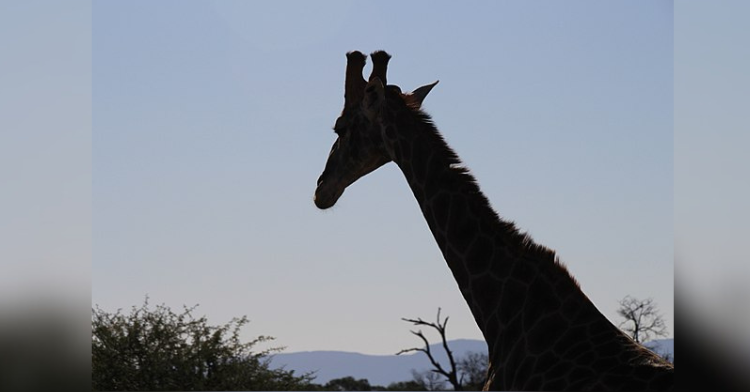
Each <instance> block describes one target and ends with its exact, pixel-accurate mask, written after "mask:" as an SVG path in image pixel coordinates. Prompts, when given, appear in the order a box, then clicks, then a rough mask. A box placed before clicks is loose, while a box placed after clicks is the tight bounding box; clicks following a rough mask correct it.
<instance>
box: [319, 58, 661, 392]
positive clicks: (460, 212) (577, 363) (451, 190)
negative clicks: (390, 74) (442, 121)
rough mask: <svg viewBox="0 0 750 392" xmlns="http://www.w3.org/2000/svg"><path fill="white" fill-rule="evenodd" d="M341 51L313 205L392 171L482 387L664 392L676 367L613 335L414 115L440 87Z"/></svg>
mask: <svg viewBox="0 0 750 392" xmlns="http://www.w3.org/2000/svg"><path fill="white" fill-rule="evenodd" d="M371 58H372V62H373V69H372V74H371V76H370V78H369V81H365V79H364V78H363V76H362V71H363V68H364V66H365V61H366V56H365V55H363V54H362V53H361V52H358V51H354V52H349V53H347V66H346V78H345V88H344V97H345V103H344V109H343V111H342V113H341V115H340V116H339V117H338V119H336V122H335V126H334V131H335V132H336V134H337V135H338V138H337V139H336V142H335V143H334V145H333V147H332V149H331V152H330V154H329V156H328V161H327V162H326V165H325V169H324V171H323V173H322V175H321V176H320V178H319V179H318V184H317V188H316V190H315V198H314V201H315V205H316V206H317V207H318V208H320V209H326V208H329V207H331V206H333V205H334V204H335V203H336V201H337V200H338V199H339V198H340V197H341V195H342V194H343V192H344V190H345V189H346V187H347V186H349V185H351V184H352V183H354V182H355V181H356V180H357V179H359V178H361V177H362V176H364V175H366V174H368V173H370V172H372V171H373V170H375V169H377V168H378V167H380V166H382V165H384V164H386V163H388V162H391V161H392V162H394V163H395V164H396V165H398V167H399V168H400V169H401V171H402V172H403V174H404V176H405V177H406V180H407V182H408V184H409V187H410V188H411V190H412V191H413V193H414V197H415V198H416V199H417V202H418V203H419V206H420V208H421V210H422V213H423V215H424V218H425V220H426V221H427V224H428V226H429V228H430V230H431V231H432V234H433V236H434V238H435V241H436V242H437V245H438V247H439V248H440V250H441V251H442V253H443V256H444V258H445V261H446V262H447V264H448V267H449V268H450V270H451V272H452V273H453V276H454V278H455V280H456V283H457V284H458V287H459V290H460V291H461V294H462V295H463V297H464V299H465V300H466V303H467V304H468V305H469V308H470V310H471V313H472V315H473V316H474V318H475V320H476V323H477V325H478V326H479V329H480V330H481V331H482V333H483V335H484V338H485V340H486V342H487V346H488V353H489V363H490V365H489V369H488V372H487V380H486V383H485V386H484V389H485V390H630V391H634V390H671V389H673V386H674V366H673V365H672V364H670V363H669V362H667V361H665V360H663V359H662V358H660V357H659V356H658V355H656V354H654V353H653V352H651V351H649V350H648V349H646V348H644V347H642V346H641V345H639V344H637V343H636V342H634V341H633V340H632V339H631V338H630V337H629V336H627V335H626V334H625V333H623V332H622V331H621V330H620V329H618V328H617V327H615V326H614V325H613V324H612V323H611V322H610V321H609V320H608V319H607V318H606V317H605V316H604V315H602V314H601V312H599V310H598V309H597V308H596V307H595V306H594V304H593V303H592V302H591V301H590V300H589V298H588V297H587V296H586V295H585V294H584V293H583V292H582V291H581V288H580V287H579V285H578V283H577V282H576V280H575V279H574V278H573V277H572V276H571V274H570V273H569V272H568V270H567V269H566V268H565V266H564V265H562V264H561V263H560V261H559V260H558V258H557V256H556V255H555V252H554V251H552V250H550V249H548V248H546V247H544V246H542V245H539V244H537V243H535V242H534V241H533V240H532V239H531V237H529V236H528V235H526V234H523V233H521V232H519V230H518V229H517V228H516V227H515V225H514V224H513V223H512V222H508V221H505V220H503V219H501V218H500V217H499V216H498V214H497V213H496V212H495V211H494V210H493V209H492V207H491V206H490V204H489V202H488V200H487V198H486V197H485V196H484V194H483V193H482V192H481V191H480V189H479V186H478V184H477V182H476V180H475V179H474V177H473V176H472V175H471V174H470V173H469V172H468V170H467V169H466V168H465V167H464V166H463V165H462V164H461V161H460V160H459V158H458V156H457V155H456V154H455V152H453V150H452V149H451V148H450V147H449V146H448V145H447V143H446V142H445V140H444V139H443V137H442V136H441V135H440V133H439V132H438V131H437V129H436V127H435V125H434V124H433V122H432V121H431V119H430V117H429V116H428V115H427V114H426V113H425V112H424V111H422V109H421V106H422V102H423V101H424V99H425V97H426V96H427V94H428V93H429V92H430V91H431V90H432V88H433V87H434V86H435V85H436V84H437V82H435V83H432V84H428V85H425V86H422V87H419V88H417V89H415V90H414V91H413V92H411V93H404V92H402V91H401V89H400V88H399V87H398V86H395V85H388V84H387V82H386V80H387V78H386V73H387V68H388V62H389V60H390V58H391V56H390V55H389V54H387V53H386V52H384V51H377V52H374V53H372V54H371Z"/></svg>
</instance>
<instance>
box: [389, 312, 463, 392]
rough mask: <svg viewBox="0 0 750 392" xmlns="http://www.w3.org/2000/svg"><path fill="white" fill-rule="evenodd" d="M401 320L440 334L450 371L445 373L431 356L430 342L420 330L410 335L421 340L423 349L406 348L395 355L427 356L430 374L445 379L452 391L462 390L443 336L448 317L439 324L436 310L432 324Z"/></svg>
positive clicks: (451, 353) (418, 320)
mask: <svg viewBox="0 0 750 392" xmlns="http://www.w3.org/2000/svg"><path fill="white" fill-rule="evenodd" d="M402 320H404V321H406V322H409V323H412V324H414V325H416V326H427V327H430V328H433V329H435V330H437V331H438V333H439V334H440V338H441V339H442V341H443V349H444V350H445V353H446V354H447V356H448V361H449V363H450V366H451V368H450V369H451V370H450V371H446V370H445V368H443V367H442V366H441V365H440V363H439V362H438V361H436V360H435V357H434V356H433V355H432V352H431V350H430V342H429V341H428V340H427V338H426V337H425V336H424V333H422V331H421V330H418V331H417V332H414V331H411V333H413V334H414V335H416V336H418V337H419V338H420V339H422V342H423V343H424V348H418V347H412V348H408V349H405V350H401V351H399V352H398V353H396V355H401V354H404V353H407V352H414V351H419V352H423V353H425V354H426V355H427V358H428V359H429V360H430V363H431V364H432V366H433V367H434V369H432V372H435V373H438V374H441V375H443V376H444V377H445V378H447V379H448V381H449V382H450V383H451V385H453V389H454V390H456V391H461V390H463V388H462V383H461V381H462V380H463V377H462V380H459V379H458V376H457V375H458V371H457V368H456V361H455V359H454V358H453V352H452V351H451V350H450V348H449V347H448V339H447V337H446V334H445V329H446V326H447V325H448V317H446V318H445V320H443V321H442V322H441V321H440V308H438V313H437V320H436V322H434V323H430V322H427V321H424V320H422V319H421V318H418V319H407V318H402Z"/></svg>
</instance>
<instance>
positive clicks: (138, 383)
mask: <svg viewBox="0 0 750 392" xmlns="http://www.w3.org/2000/svg"><path fill="white" fill-rule="evenodd" d="M196 307H197V305H196V306H194V307H191V308H188V307H185V308H184V310H183V312H182V313H179V314H178V313H175V312H173V311H172V310H171V309H170V308H168V307H166V306H165V305H160V306H157V307H156V309H150V308H149V306H148V298H146V300H145V302H144V304H143V305H142V306H141V307H139V308H136V307H133V309H132V311H131V312H130V314H129V315H124V314H122V313H121V311H120V310H118V311H117V312H115V313H108V312H106V311H104V310H102V309H100V308H99V307H98V306H97V307H96V308H95V309H92V313H93V314H92V338H91V365H92V387H93V389H94V390H112V391H115V390H134V391H137V390H300V389H309V388H308V386H309V385H310V381H311V380H312V376H311V375H309V374H305V375H302V376H295V375H294V372H293V371H286V370H283V369H270V368H269V361H270V359H269V358H268V355H270V354H271V353H273V352H278V351H280V350H281V349H280V348H272V349H267V350H262V351H259V352H254V351H252V350H253V348H254V346H255V345H256V344H258V343H263V342H267V341H270V340H272V339H273V338H272V337H269V336H258V337H257V338H255V339H254V340H252V341H250V342H245V343H243V342H242V341H241V340H240V337H239V332H240V329H241V328H242V327H243V326H244V325H246V324H247V323H248V319H247V317H245V316H243V317H241V318H235V319H233V320H232V321H230V322H229V323H227V324H225V325H221V326H211V325H209V324H208V322H207V320H206V318H205V317H200V318H195V317H194V316H193V315H192V312H193V311H194V310H195V308H196Z"/></svg>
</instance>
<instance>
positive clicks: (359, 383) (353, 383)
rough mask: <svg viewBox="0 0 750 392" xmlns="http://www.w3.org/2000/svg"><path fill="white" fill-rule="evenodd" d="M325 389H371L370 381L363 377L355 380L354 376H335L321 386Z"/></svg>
mask: <svg viewBox="0 0 750 392" xmlns="http://www.w3.org/2000/svg"><path fill="white" fill-rule="evenodd" d="M323 389H324V390H326V391H371V390H372V386H370V381H368V380H367V379H365V378H361V379H359V380H356V379H355V378H354V377H351V376H350V377H342V378H335V379H333V380H331V381H328V382H327V383H326V385H324V386H323Z"/></svg>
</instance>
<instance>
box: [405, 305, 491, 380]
mask: <svg viewBox="0 0 750 392" xmlns="http://www.w3.org/2000/svg"><path fill="white" fill-rule="evenodd" d="M402 320H404V321H407V322H410V323H412V324H414V325H417V326H428V327H430V328H433V329H435V330H436V331H437V332H438V333H439V334H440V338H441V340H442V343H443V350H444V351H445V354H446V355H447V356H448V362H449V366H450V368H449V369H446V368H444V367H443V366H442V365H441V364H440V362H438V361H437V360H436V359H435V357H434V355H433V353H432V350H431V349H430V342H429V341H428V340H427V338H426V337H425V335H424V333H423V332H422V331H421V330H418V331H416V332H415V331H411V333H412V334H414V335H416V336H417V337H419V338H420V339H421V340H422V342H423V343H424V347H423V348H419V347H413V348H408V349H405V350H401V351H399V352H398V353H396V355H401V354H404V353H408V352H413V351H419V352H422V353H424V354H425V355H427V358H428V359H429V360H430V363H431V364H432V369H431V370H430V371H427V372H416V371H412V376H413V377H414V381H416V382H417V383H418V384H420V385H421V386H423V387H424V388H425V389H427V390H443V389H444V387H445V385H444V381H447V382H448V383H449V384H450V385H451V386H452V387H453V390H454V391H462V390H481V389H482V387H483V386H484V382H485V380H486V378H487V368H488V362H489V361H488V359H487V355H486V354H478V353H469V355H467V356H466V357H465V358H462V359H460V360H459V361H458V362H457V361H456V360H455V359H454V356H453V352H452V351H451V349H450V347H448V340H447V337H446V327H447V325H448V317H447V316H446V317H445V320H442V321H441V319H440V308H438V312H437V320H436V322H434V323H430V322H427V321H424V320H422V319H421V318H418V319H406V318H404V319H402ZM441 376H442V378H444V380H443V379H442V378H441Z"/></svg>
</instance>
